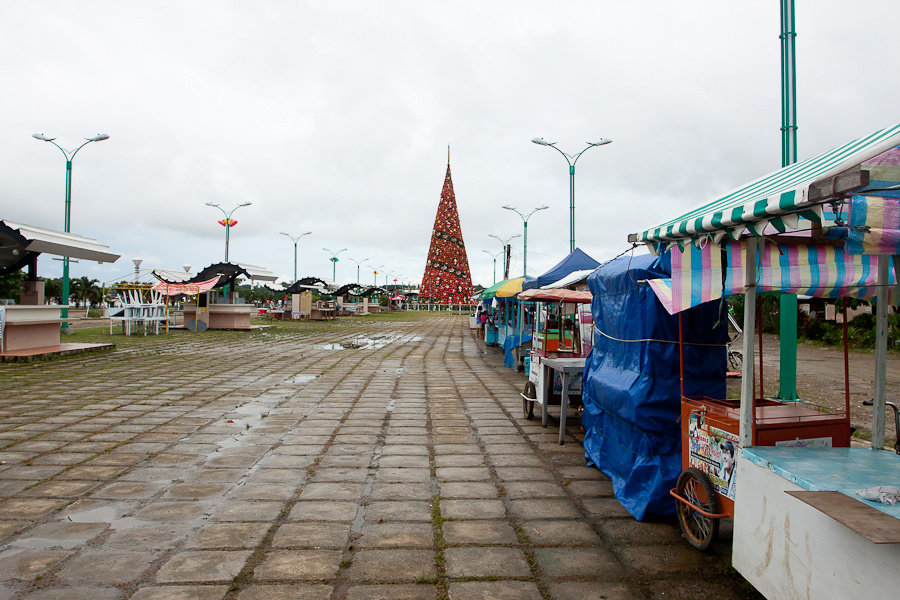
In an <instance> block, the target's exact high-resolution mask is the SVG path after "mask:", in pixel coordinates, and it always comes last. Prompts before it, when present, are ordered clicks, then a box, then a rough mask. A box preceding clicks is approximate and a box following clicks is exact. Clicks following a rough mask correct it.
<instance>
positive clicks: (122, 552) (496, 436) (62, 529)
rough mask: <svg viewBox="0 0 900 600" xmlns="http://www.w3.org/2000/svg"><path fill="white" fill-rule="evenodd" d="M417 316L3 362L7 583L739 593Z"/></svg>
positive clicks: (210, 591)
mask: <svg viewBox="0 0 900 600" xmlns="http://www.w3.org/2000/svg"><path fill="white" fill-rule="evenodd" d="M410 319H411V320H410V321H409V322H402V321H400V322H398V321H393V322H378V321H370V320H366V321H354V322H351V323H349V324H348V323H347V322H345V321H342V322H340V323H335V324H333V325H332V327H331V328H329V327H327V326H326V327H318V328H309V329H302V328H291V327H290V326H289V325H288V326H281V325H279V326H278V327H277V328H274V329H268V330H264V331H254V332H229V333H224V332H207V333H205V334H192V333H190V332H176V333H173V334H170V335H169V336H160V337H159V338H152V337H150V338H144V339H142V340H133V341H132V340H129V342H128V344H127V345H126V344H123V345H122V346H120V348H119V350H117V351H116V352H114V353H111V354H110V353H106V354H102V355H85V356H76V357H66V358H62V359H58V360H53V361H49V362H45V363H36V364H27V365H19V364H17V365H0V461H2V464H0V544H2V545H0V600H5V599H7V598H9V599H19V598H28V599H45V600H48V599H57V598H59V599H61V598H86V599H89V600H106V599H125V598H130V599H134V600H161V599H200V600H206V599H210V600H218V599H223V598H228V599H240V600H251V599H272V600H279V599H288V598H290V599H322V600H325V599H333V600H339V599H348V600H361V599H379V598H390V599H391V600H405V599H410V600H413V599H416V600H417V599H440V598H452V599H453V600H469V599H487V598H498V599H516V600H530V599H541V598H543V599H558V600H564V599H573V598H579V599H585V598H609V599H617V598H627V599H640V598H697V597H712V596H715V597H717V598H723V599H730V598H744V597H754V593H753V592H752V590H751V589H750V588H748V586H747V584H746V583H744V582H743V581H742V580H740V578H739V577H738V576H736V575H735V574H734V573H733V572H732V571H731V570H730V567H729V566H728V565H729V562H730V561H729V556H728V552H729V550H728V548H729V541H728V539H727V536H726V538H725V539H724V540H723V541H721V542H720V543H719V544H718V545H717V546H716V547H715V552H713V553H712V554H710V555H703V554H700V553H697V552H696V551H694V550H692V549H690V548H689V547H688V546H687V545H686V544H685V543H684V541H683V540H681V536H680V532H679V531H678V528H677V526H676V525H674V523H669V522H664V523H638V522H636V521H635V520H634V519H633V518H631V517H630V516H629V515H628V513H626V512H625V511H624V510H623V509H622V508H621V506H620V505H619V504H618V502H617V501H616V500H615V498H613V497H612V490H611V484H610V482H609V481H608V480H607V479H606V478H605V477H604V476H603V475H602V474H601V473H600V472H599V471H598V470H596V469H594V468H589V467H586V466H584V455H583V448H582V447H581V445H580V443H579V433H580V427H579V422H578V419H577V418H574V413H570V414H571V417H570V419H569V428H568V436H567V443H566V445H565V446H560V445H559V444H558V443H557V437H558V433H557V430H556V429H555V428H554V427H553V425H555V422H554V421H551V426H550V427H548V428H546V429H545V428H542V427H541V426H540V421H539V419H538V420H533V421H528V420H526V419H525V418H524V416H523V415H522V404H521V399H520V397H519V395H518V392H519V391H520V390H521V389H522V387H523V385H524V382H525V378H524V376H523V375H522V374H517V373H515V372H513V371H511V370H509V369H506V368H504V367H503V366H502V359H501V357H500V355H499V354H498V353H495V352H485V350H484V349H483V347H482V345H481V344H480V342H478V341H477V340H476V339H475V337H474V335H473V332H471V331H470V330H469V329H468V327H467V320H466V319H465V318H464V317H454V316H445V315H436V314H427V315H426V314H413V315H411V316H410ZM119 339H121V338H117V339H116V340H114V341H119Z"/></svg>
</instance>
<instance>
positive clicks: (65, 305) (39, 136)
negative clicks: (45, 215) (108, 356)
mask: <svg viewBox="0 0 900 600" xmlns="http://www.w3.org/2000/svg"><path fill="white" fill-rule="evenodd" d="M31 137H33V138H34V139H36V140H40V141H42V142H50V143H51V144H53V145H54V146H56V147H57V148H59V150H60V152H62V153H63V156H65V157H66V222H65V232H66V233H69V229H70V228H71V224H72V161H73V160H74V159H75V155H76V154H78V151H79V150H81V149H82V148H84V147H85V146H87V145H88V144H90V143H91V142H102V141H103V140H108V139H109V136H108V135H106V134H105V133H98V134H97V135H95V136H94V137H90V138H84V139H85V142H84V143H83V144H81V145H80V146H78V147H77V148H75V149H74V150H66V149H65V148H63V147H62V146H60V145H59V144H57V143H56V142H54V141H53V140H55V139H56V138H52V137H48V136H46V135H44V134H43V133H33V134H31ZM60 301H61V302H62V310H61V312H60V315H61V317H62V328H63V329H68V328H69V323H68V320H67V319H68V318H69V257H68V256H64V257H63V281H62V298H60Z"/></svg>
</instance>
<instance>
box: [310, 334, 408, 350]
mask: <svg viewBox="0 0 900 600" xmlns="http://www.w3.org/2000/svg"><path fill="white" fill-rule="evenodd" d="M398 341H399V342H421V341H422V336H420V335H400V334H398V333H387V334H384V335H373V336H372V337H366V336H362V335H360V336H356V337H353V338H349V339H346V340H341V341H340V342H332V343H330V344H319V345H317V346H313V347H314V348H315V349H316V350H380V349H381V348H384V347H385V346H387V345H388V344H391V343H394V342H398Z"/></svg>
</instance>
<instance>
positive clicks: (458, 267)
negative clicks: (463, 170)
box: [419, 150, 472, 304]
mask: <svg viewBox="0 0 900 600" xmlns="http://www.w3.org/2000/svg"><path fill="white" fill-rule="evenodd" d="M471 296H472V276H471V275H470V274H469V259H468V257H467V256H466V245H465V244H464V243H463V237H462V228H461V227H460V225H459V213H458V212H457V211H456V196H455V195H454V194H453V180H452V179H450V151H449V150H448V151H447V175H446V177H444V189H442V190H441V202H440V204H438V209H437V216H436V217H435V219H434V231H433V232H432V233H431V247H430V248H428V261H427V262H426V263H425V275H424V276H423V277H422V287H421V289H420V290H419V297H420V298H422V299H423V300H424V299H430V300H433V301H436V302H440V303H447V304H466V303H468V302H469V298H470V297H471Z"/></svg>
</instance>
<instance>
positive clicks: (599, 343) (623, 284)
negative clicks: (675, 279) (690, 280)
mask: <svg viewBox="0 0 900 600" xmlns="http://www.w3.org/2000/svg"><path fill="white" fill-rule="evenodd" d="M668 261H669V259H668V255H667V254H664V255H663V256H662V257H661V258H659V259H657V258H654V257H652V256H649V255H646V256H636V257H628V256H625V257H622V258H619V259H617V260H614V261H612V262H610V263H608V264H606V265H604V267H603V268H602V269H600V270H598V271H596V272H595V273H593V274H592V275H591V276H590V277H589V278H588V285H589V286H590V289H591V293H593V295H594V300H593V303H592V305H591V310H592V312H593V317H594V327H595V329H594V344H593V347H592V348H591V352H590V355H589V356H588V359H587V361H586V365H585V369H584V378H583V380H582V384H583V385H582V387H583V390H584V393H583V400H584V412H583V413H582V425H583V426H584V428H585V431H586V434H585V439H584V448H585V457H586V459H587V462H588V464H589V465H590V464H593V465H596V466H597V467H598V468H599V469H600V470H601V471H603V472H604V473H605V474H606V475H607V476H608V477H609V478H610V479H611V480H612V483H613V490H614V492H615V495H616V498H617V499H618V500H619V502H621V503H622V505H623V506H624V507H625V508H626V509H627V510H628V511H629V512H630V513H631V514H632V515H634V517H635V518H636V519H638V520H639V521H642V520H644V519H646V518H650V517H659V516H669V515H674V514H675V501H674V500H673V499H672V497H671V496H670V495H669V490H670V489H671V488H673V487H675V483H676V481H677V479H678V475H679V474H680V473H681V427H680V424H679V420H680V414H681V388H680V383H679V379H680V376H679V357H678V354H679V350H678V316H672V315H669V314H668V313H667V312H666V310H665V308H663V306H662V305H661V304H660V303H659V301H658V300H657V299H656V296H655V294H654V293H653V290H652V289H651V288H650V286H649V285H647V283H646V282H645V280H647V279H656V278H661V277H669V273H670V267H669V262H668ZM681 314H682V318H683V319H684V321H683V336H684V342H685V345H684V365H685V393H686V395H688V396H695V395H696V396H701V395H703V396H710V397H714V398H724V397H725V348H724V344H725V342H726V341H727V339H728V337H727V336H728V332H727V326H726V325H725V324H721V325H719V326H717V327H716V328H715V329H714V328H713V326H714V325H715V324H716V323H717V322H718V321H719V303H718V302H707V303H706V304H702V305H700V306H697V307H694V308H692V309H690V310H687V311H684V312H683V313H681ZM703 344H712V345H703Z"/></svg>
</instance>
